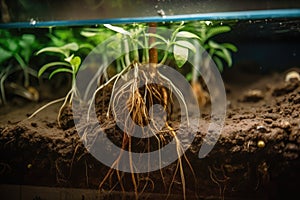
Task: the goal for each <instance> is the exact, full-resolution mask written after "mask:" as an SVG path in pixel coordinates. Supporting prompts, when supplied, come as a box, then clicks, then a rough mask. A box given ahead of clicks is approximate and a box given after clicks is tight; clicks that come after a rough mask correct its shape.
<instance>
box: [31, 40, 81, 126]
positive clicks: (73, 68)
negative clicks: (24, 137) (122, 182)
mask: <svg viewBox="0 0 300 200" xmlns="http://www.w3.org/2000/svg"><path fill="white" fill-rule="evenodd" d="M78 49H79V45H78V44H77V43H69V44H66V45H64V46H61V47H46V48H43V49H41V50H39V51H38V52H37V53H36V55H39V54H41V53H44V52H52V53H57V54H59V55H62V56H63V57H64V59H63V60H64V61H57V62H50V63H47V64H45V65H44V66H42V67H41V69H40V70H39V72H38V76H39V77H40V76H41V75H42V74H44V73H45V72H46V71H47V70H49V69H50V68H52V67H56V69H55V70H53V71H52V72H51V73H50V74H49V79H51V78H52V77H53V76H54V75H56V74H58V73H70V74H71V75H72V85H71V89H70V90H69V92H68V93H67V95H66V96H65V97H63V98H60V99H57V100H54V101H51V102H49V103H48V104H46V105H44V106H43V107H41V108H39V109H38V110H37V111H35V112H34V113H33V114H32V115H31V116H30V117H29V119H30V118H32V117H33V116H34V115H36V114H37V113H38V112H40V111H41V110H43V109H45V108H46V107H48V106H50V105H52V104H54V103H58V102H61V101H64V103H63V104H62V106H61V107H60V109H59V113H58V116H57V122H58V125H59V126H60V120H59V119H60V116H61V114H62V111H63V108H64V107H65V106H66V105H68V104H69V105H71V103H72V100H73V97H74V95H77V94H78V93H77V86H76V74H77V72H78V71H79V67H80V64H81V58H80V57H79V56H75V55H74V54H71V52H74V51H75V52H76V51H78Z"/></svg>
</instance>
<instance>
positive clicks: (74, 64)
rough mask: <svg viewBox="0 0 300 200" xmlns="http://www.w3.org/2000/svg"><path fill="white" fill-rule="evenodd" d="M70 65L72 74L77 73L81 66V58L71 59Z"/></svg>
mask: <svg viewBox="0 0 300 200" xmlns="http://www.w3.org/2000/svg"><path fill="white" fill-rule="evenodd" d="M70 64H71V66H72V68H73V71H74V73H77V72H78V70H79V66H80V64H81V58H80V57H79V56H75V57H74V58H72V60H71V62H70Z"/></svg>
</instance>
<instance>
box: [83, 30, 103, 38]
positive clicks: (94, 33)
mask: <svg viewBox="0 0 300 200" xmlns="http://www.w3.org/2000/svg"><path fill="white" fill-rule="evenodd" d="M80 34H81V35H82V36H84V37H94V36H96V35H99V33H97V32H91V31H81V32H80Z"/></svg>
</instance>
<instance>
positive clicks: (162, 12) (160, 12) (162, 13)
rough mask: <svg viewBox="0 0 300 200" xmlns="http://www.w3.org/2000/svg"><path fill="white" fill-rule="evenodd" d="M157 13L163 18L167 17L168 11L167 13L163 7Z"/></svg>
mask: <svg viewBox="0 0 300 200" xmlns="http://www.w3.org/2000/svg"><path fill="white" fill-rule="evenodd" d="M157 14H159V15H160V16H161V17H163V18H164V17H166V13H165V11H164V10H163V9H160V10H158V11H157Z"/></svg>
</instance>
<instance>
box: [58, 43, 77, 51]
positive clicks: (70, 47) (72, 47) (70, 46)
mask: <svg viewBox="0 0 300 200" xmlns="http://www.w3.org/2000/svg"><path fill="white" fill-rule="evenodd" d="M60 48H61V49H65V50H71V51H78V49H79V46H78V44H77V43H75V42H72V43H69V44H66V45H64V46H62V47H60Z"/></svg>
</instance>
